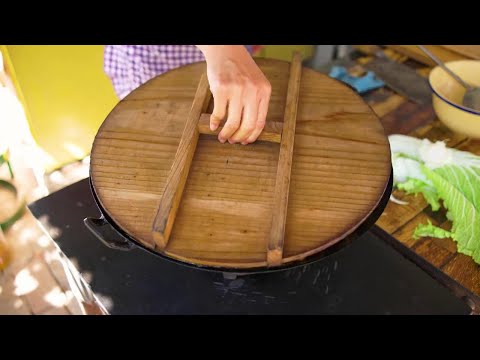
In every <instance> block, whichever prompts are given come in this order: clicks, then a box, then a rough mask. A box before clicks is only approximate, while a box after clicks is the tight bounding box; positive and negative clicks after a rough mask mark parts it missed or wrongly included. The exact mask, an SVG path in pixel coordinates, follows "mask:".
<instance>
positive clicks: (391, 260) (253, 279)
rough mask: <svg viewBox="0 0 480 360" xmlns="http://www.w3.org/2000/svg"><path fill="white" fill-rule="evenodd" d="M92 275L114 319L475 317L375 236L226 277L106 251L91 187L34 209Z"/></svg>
mask: <svg viewBox="0 0 480 360" xmlns="http://www.w3.org/2000/svg"><path fill="white" fill-rule="evenodd" d="M30 209H31V211H32V212H33V214H34V215H35V216H36V217H37V218H40V217H42V218H41V219H42V221H43V222H44V223H46V224H47V225H46V226H47V228H51V229H54V228H55V229H54V232H55V235H56V236H55V237H54V238H55V241H56V242H57V243H58V245H59V246H60V248H61V249H62V250H63V252H64V253H65V254H66V255H67V256H68V257H69V258H70V259H75V261H76V263H77V264H78V269H79V271H80V272H81V273H83V274H87V273H88V276H87V278H88V279H90V285H91V287H92V289H93V291H94V292H95V293H96V294H97V296H98V297H99V299H101V300H102V302H103V303H104V305H105V306H106V308H107V309H108V311H109V312H110V314H188V315H190V314H201V315H205V314H207V315H215V314H292V315H296V314H469V313H470V311H471V310H470V308H469V307H468V306H467V304H466V303H465V302H464V301H463V300H461V299H460V298H459V297H457V296H455V295H454V294H453V293H452V292H451V291H450V290H449V289H447V288H446V287H444V286H442V285H441V284H440V283H439V282H438V281H437V280H435V279H434V278H432V277H431V276H429V275H428V274H427V273H426V272H424V271H423V270H422V269H420V268H419V267H417V266H416V265H415V264H414V263H412V262H411V261H409V260H407V259H406V258H405V257H404V256H403V255H401V254H400V253H399V252H398V251H397V250H395V249H394V247H392V246H391V245H389V244H388V242H385V241H384V240H382V239H381V238H380V237H379V236H378V235H376V234H375V232H374V231H369V232H367V233H366V234H364V235H363V236H362V237H360V238H358V239H356V240H354V241H353V242H352V243H351V244H350V245H348V246H346V247H344V248H343V249H342V250H341V251H339V252H337V253H334V254H332V255H330V256H329V257H327V258H325V259H323V260H321V261H319V262H316V263H313V264H309V265H306V266H302V267H297V268H293V269H290V270H284V271H279V272H272V273H265V274H255V275H243V276H237V277H234V276H225V275H224V274H222V273H217V272H210V271H205V270H200V269H195V268H190V267H185V266H182V265H179V264H176V263H172V262H169V261H166V260H163V259H161V258H158V257H155V256H153V255H152V254H150V253H148V252H146V251H144V250H141V249H138V248H136V249H133V250H131V251H128V252H127V251H118V250H112V249H109V248H107V247H106V246H105V245H103V244H102V243H101V242H100V241H99V240H98V239H97V238H96V237H95V236H94V235H92V233H91V232H90V231H89V230H88V229H87V228H86V227H85V226H84V223H83V219H84V218H85V217H88V216H93V217H95V216H98V215H99V211H98V209H97V207H96V205H95V202H94V199H93V197H92V195H91V192H90V188H89V184H88V180H87V179H85V180H82V181H80V182H78V183H76V184H73V185H71V186H69V187H67V188H65V189H63V190H60V191H58V192H56V193H53V194H52V195H50V196H48V197H46V198H44V199H41V200H39V201H37V202H35V203H33V204H32V205H30Z"/></svg>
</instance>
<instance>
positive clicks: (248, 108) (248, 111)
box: [228, 95, 258, 145]
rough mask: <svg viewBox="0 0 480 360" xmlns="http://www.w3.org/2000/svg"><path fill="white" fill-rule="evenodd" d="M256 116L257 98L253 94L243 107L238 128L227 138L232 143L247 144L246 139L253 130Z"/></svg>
mask: <svg viewBox="0 0 480 360" xmlns="http://www.w3.org/2000/svg"><path fill="white" fill-rule="evenodd" d="M257 117H258V99H257V97H256V95H255V96H252V97H250V99H248V100H247V101H246V103H245V105H244V107H243V116H242V121H241V123H240V127H239V128H238V130H237V131H236V132H235V133H234V134H233V135H232V136H231V137H230V138H229V139H228V141H229V142H230V143H231V144H233V143H237V142H240V143H242V144H243V145H246V144H247V142H246V141H247V139H248V138H249V136H250V135H251V134H252V132H253V131H254V130H255V124H256V122H257Z"/></svg>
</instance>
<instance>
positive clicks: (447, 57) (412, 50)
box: [386, 45, 466, 66]
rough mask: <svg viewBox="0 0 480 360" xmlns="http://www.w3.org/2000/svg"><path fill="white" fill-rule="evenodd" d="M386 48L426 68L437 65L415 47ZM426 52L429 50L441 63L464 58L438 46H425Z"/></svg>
mask: <svg viewBox="0 0 480 360" xmlns="http://www.w3.org/2000/svg"><path fill="white" fill-rule="evenodd" d="M386 46H387V47H389V48H391V49H393V50H395V51H396V52H399V53H401V54H404V55H406V56H408V57H410V58H412V59H414V60H416V61H418V62H421V63H422V64H425V65H428V66H436V65H437V64H436V63H435V62H434V61H433V60H432V59H430V58H429V57H428V56H427V55H426V54H425V53H424V52H423V51H422V50H420V49H419V48H418V47H417V45H386ZM425 47H426V48H427V50H429V51H430V52H431V53H432V54H433V55H435V56H436V57H437V58H439V59H440V60H441V61H443V62H448V61H455V60H464V59H466V57H465V56H463V55H461V54H459V53H456V52H453V51H451V50H449V49H447V48H444V47H442V46H439V45H425Z"/></svg>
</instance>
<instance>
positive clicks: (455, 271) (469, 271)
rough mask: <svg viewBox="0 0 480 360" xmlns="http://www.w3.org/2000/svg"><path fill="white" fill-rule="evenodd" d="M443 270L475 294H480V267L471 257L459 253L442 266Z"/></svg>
mask: <svg viewBox="0 0 480 360" xmlns="http://www.w3.org/2000/svg"><path fill="white" fill-rule="evenodd" d="M442 271H443V272H445V274H447V275H449V276H450V277H452V278H453V279H454V280H456V281H458V282H459V283H460V284H462V285H463V286H465V287H466V288H468V289H470V290H471V291H473V292H474V293H475V294H477V295H480V269H479V265H478V264H476V263H475V262H474V261H473V259H472V258H471V257H469V256H466V255H463V254H457V255H455V257H454V258H452V259H451V260H450V261H449V262H448V263H447V264H446V265H445V266H443V267H442Z"/></svg>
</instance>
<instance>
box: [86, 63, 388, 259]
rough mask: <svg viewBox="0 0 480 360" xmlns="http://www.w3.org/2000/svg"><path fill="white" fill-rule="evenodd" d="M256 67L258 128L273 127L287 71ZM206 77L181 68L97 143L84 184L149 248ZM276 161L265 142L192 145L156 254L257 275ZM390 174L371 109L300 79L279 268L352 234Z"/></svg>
mask: <svg viewBox="0 0 480 360" xmlns="http://www.w3.org/2000/svg"><path fill="white" fill-rule="evenodd" d="M256 61H257V63H258V65H259V66H260V68H261V69H262V71H263V72H264V73H265V75H266V76H267V78H268V79H269V81H270V83H271V85H272V95H271V102H270V106H269V112H268V115H267V123H270V122H283V116H284V113H285V103H286V94H287V85H288V79H289V65H290V64H289V63H288V62H282V61H275V60H268V59H256ZM205 69H206V66H205V63H197V64H192V65H188V66H185V67H182V68H179V69H176V70H173V71H171V72H168V73H165V74H163V75H161V76H159V77H156V78H154V79H152V80H150V81H148V82H147V83H146V84H144V85H142V86H140V87H139V88H137V89H136V90H135V91H133V92H132V93H131V94H130V95H128V96H127V97H126V98H124V99H123V100H122V101H121V102H120V103H119V104H118V105H117V106H116V107H115V108H114V109H113V111H112V112H111V113H110V114H109V116H108V117H107V119H106V120H105V121H104V123H103V124H102V126H101V128H100V130H99V132H98V134H97V136H96V138H95V142H94V146H93V149H92V154H91V180H92V184H93V186H94V190H95V192H96V195H97V197H98V199H99V201H100V205H101V206H102V207H103V209H104V211H105V212H106V213H107V214H108V216H109V217H110V218H111V219H113V221H114V223H115V224H116V225H118V226H119V227H121V228H122V229H123V230H124V231H125V232H126V233H127V234H128V235H129V236H131V237H132V238H133V239H135V240H137V241H139V242H141V243H142V244H144V245H145V246H147V247H150V248H152V249H155V242H154V240H153V236H152V232H151V226H152V223H153V220H154V217H155V214H156V211H157V209H158V206H159V201H160V198H161V196H162V194H163V192H164V189H165V187H166V180H167V177H168V174H169V172H170V169H171V166H172V164H173V159H174V157H175V153H176V151H177V148H178V145H179V143H180V139H181V136H182V131H183V129H184V126H185V122H186V119H187V116H188V113H189V111H190V108H191V105H192V102H193V99H194V96H195V90H196V88H197V85H198V82H199V79H200V76H201V74H202V73H204V72H205ZM207 111H208V110H207ZM279 152H280V146H279V144H276V143H272V142H264V141H257V142H255V143H253V144H250V145H246V146H243V145H240V144H235V145H231V144H228V143H226V144H221V143H220V142H218V140H217V139H216V137H214V136H200V137H199V140H198V144H197V148H196V151H195V154H194V157H193V161H192V163H191V166H190V172H189V174H188V179H187V181H186V183H185V188H184V193H183V196H182V199H181V202H180V207H179V208H178V213H177V216H176V219H175V225H174V226H173V229H172V232H171V235H170V240H169V242H168V245H167V247H166V248H165V249H164V254H165V255H167V256H169V257H171V258H174V259H178V260H182V261H185V262H189V263H194V264H199V265H209V266H221V267H229V268H262V267H265V266H267V247H266V240H267V239H268V238H269V234H270V229H271V222H272V214H273V212H274V211H275V209H274V208H273V196H274V188H275V179H276V174H277V165H278V158H279ZM390 171H391V165H390V152H389V145H388V140H387V138H386V136H385V133H384V131H383V128H382V126H381V123H380V121H379V119H378V117H377V116H376V115H375V114H374V112H373V111H372V110H371V108H370V107H369V106H368V105H367V104H366V103H365V102H364V101H363V100H362V99H361V97H359V96H358V95H357V94H356V93H355V92H354V91H353V90H351V89H350V88H348V87H347V86H345V85H344V84H342V83H341V82H339V81H336V80H334V79H331V78H329V77H328V76H326V75H323V74H321V73H318V72H315V71H313V70H311V69H308V68H304V69H303V70H302V81H301V84H300V96H299V103H298V110H297V122H296V132H295V147H294V150H293V160H292V171H291V179H290V193H289V198H288V211H287V220H286V226H285V242H284V250H283V260H282V262H283V263H287V262H291V261H296V260H299V259H303V258H304V257H306V256H308V255H310V254H314V253H316V252H319V251H322V250H323V249H325V248H326V247H329V246H331V245H333V244H334V243H336V242H338V241H341V240H342V239H343V238H344V237H345V236H346V235H347V234H349V233H351V232H353V231H354V230H355V229H356V228H357V227H358V226H359V225H360V224H361V223H362V222H363V221H364V220H365V219H366V218H367V217H368V216H369V215H370V214H371V212H372V211H373V209H374V208H375V207H376V205H377V204H378V201H379V200H380V198H381V196H382V195H383V193H384V191H385V188H386V185H387V184H388V179H389V176H390Z"/></svg>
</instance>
